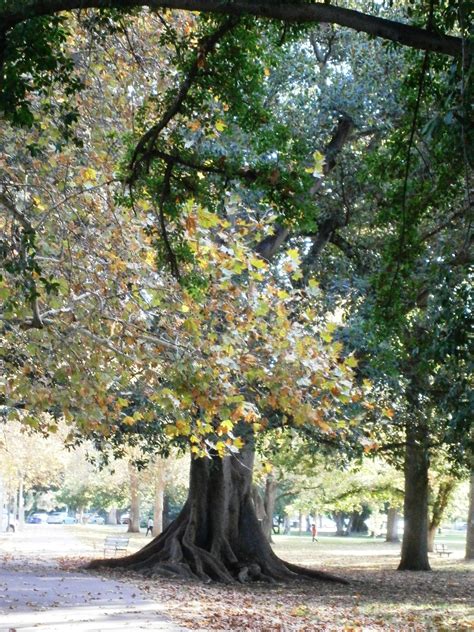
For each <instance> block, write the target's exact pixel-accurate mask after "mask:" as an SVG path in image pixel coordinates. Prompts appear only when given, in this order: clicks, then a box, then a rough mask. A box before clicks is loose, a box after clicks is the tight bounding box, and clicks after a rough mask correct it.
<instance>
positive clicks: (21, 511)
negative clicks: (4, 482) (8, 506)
mask: <svg viewBox="0 0 474 632" xmlns="http://www.w3.org/2000/svg"><path fill="white" fill-rule="evenodd" d="M24 526H25V490H24V484H23V476H22V475H21V474H20V478H19V482H18V529H19V530H20V531H21V530H22V529H23V528H24Z"/></svg>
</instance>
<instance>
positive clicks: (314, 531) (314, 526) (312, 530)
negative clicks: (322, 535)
mask: <svg viewBox="0 0 474 632" xmlns="http://www.w3.org/2000/svg"><path fill="white" fill-rule="evenodd" d="M311 535H312V536H313V542H317V541H318V538H317V537H316V536H317V535H318V528H317V526H316V523H314V522H313V524H312V525H311Z"/></svg>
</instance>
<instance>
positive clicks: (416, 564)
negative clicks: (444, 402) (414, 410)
mask: <svg viewBox="0 0 474 632" xmlns="http://www.w3.org/2000/svg"><path fill="white" fill-rule="evenodd" d="M427 432H428V429H427V427H426V424H425V423H424V422H423V420H422V419H419V418H416V417H412V418H411V419H410V420H409V421H408V423H407V430H406V438H407V446H406V452H405V466H404V474H405V500H404V508H403V514H404V519H405V529H404V532H403V541H402V556H401V560H400V565H399V567H398V570H404V571H407V570H408V571H429V570H431V569H430V564H429V560H428V468H429V460H428V450H427V446H426V438H427Z"/></svg>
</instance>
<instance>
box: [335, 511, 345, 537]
mask: <svg viewBox="0 0 474 632" xmlns="http://www.w3.org/2000/svg"><path fill="white" fill-rule="evenodd" d="M333 520H334V522H335V523H336V536H343V535H344V515H343V513H342V511H335V512H334V514H333Z"/></svg>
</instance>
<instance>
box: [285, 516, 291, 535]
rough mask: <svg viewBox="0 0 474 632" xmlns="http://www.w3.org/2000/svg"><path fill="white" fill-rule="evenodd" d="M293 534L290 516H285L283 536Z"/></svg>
mask: <svg viewBox="0 0 474 632" xmlns="http://www.w3.org/2000/svg"><path fill="white" fill-rule="evenodd" d="M289 533H291V523H290V516H287V515H285V517H284V518H283V535H288V534H289Z"/></svg>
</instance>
